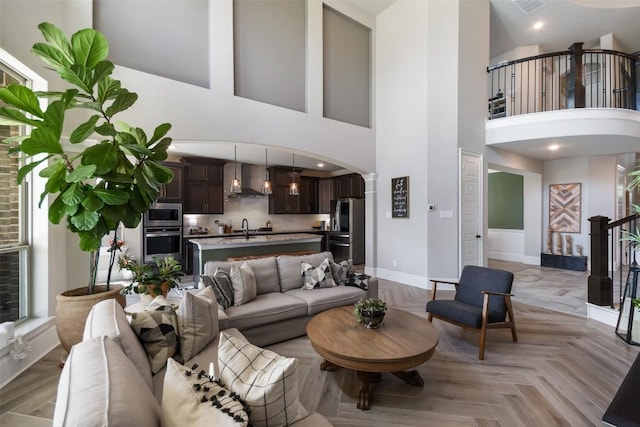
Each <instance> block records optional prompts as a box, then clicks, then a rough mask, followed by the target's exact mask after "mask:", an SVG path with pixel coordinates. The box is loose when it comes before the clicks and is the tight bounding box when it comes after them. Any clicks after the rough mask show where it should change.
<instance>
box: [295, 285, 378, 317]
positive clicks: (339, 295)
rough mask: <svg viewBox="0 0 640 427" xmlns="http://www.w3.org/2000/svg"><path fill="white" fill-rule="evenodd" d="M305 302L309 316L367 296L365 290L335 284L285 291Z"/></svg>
mask: <svg viewBox="0 0 640 427" xmlns="http://www.w3.org/2000/svg"><path fill="white" fill-rule="evenodd" d="M285 295H290V296H293V297H296V298H299V299H301V300H304V301H305V302H306V303H307V306H308V311H307V314H308V315H309V316H313V315H314V314H318V313H320V312H322V311H326V310H329V309H331V308H335V307H342V306H344V305H349V304H355V303H356V302H358V300H359V299H360V298H367V291H365V290H362V289H360V288H355V287H351V286H337V287H334V288H319V289H310V290H308V289H292V290H290V291H287V292H285Z"/></svg>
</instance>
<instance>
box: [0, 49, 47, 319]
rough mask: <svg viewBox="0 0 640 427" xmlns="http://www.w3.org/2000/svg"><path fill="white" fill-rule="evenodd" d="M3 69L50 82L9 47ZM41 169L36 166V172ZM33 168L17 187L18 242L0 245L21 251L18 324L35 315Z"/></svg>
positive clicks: (0, 249)
mask: <svg viewBox="0 0 640 427" xmlns="http://www.w3.org/2000/svg"><path fill="white" fill-rule="evenodd" d="M0 68H1V69H2V71H3V72H5V73H7V74H9V75H11V76H12V77H14V78H15V79H17V80H20V81H21V83H22V84H24V86H25V87H28V88H30V89H32V90H34V91H46V90H47V89H48V85H47V82H46V80H45V79H44V78H42V77H41V76H39V75H38V74H37V73H35V72H34V71H33V70H31V69H30V68H29V67H28V66H27V65H25V64H24V63H22V62H21V61H20V60H18V59H17V58H15V57H14V56H12V55H11V54H10V53H9V52H7V51H6V50H4V49H2V48H0ZM40 103H41V108H43V109H44V108H46V100H40ZM29 132H30V127H29V126H27V125H21V126H20V130H19V134H20V135H25V134H28V133H29ZM24 164H25V162H24V160H20V161H19V165H18V166H19V167H22V166H23V165H24ZM37 170H39V168H36V173H37ZM33 174H34V171H32V172H31V173H29V174H28V175H27V176H25V178H24V180H23V182H22V184H21V185H20V186H19V187H18V212H19V224H18V227H19V229H18V242H17V243H16V244H7V245H1V246H0V253H10V252H16V251H17V252H18V253H19V254H20V255H19V258H20V260H19V263H20V267H19V268H20V278H19V286H20V298H19V318H18V319H15V320H13V321H14V322H15V323H16V325H18V324H20V323H23V322H25V321H27V320H29V319H31V318H33V316H34V301H33V298H32V296H33V293H34V292H35V289H34V286H35V284H34V280H33V279H34V274H33V273H34V270H33V269H34V266H35V265H36V264H37V261H38V260H37V259H34V250H33V242H34V240H33V239H34V222H35V221H41V220H42V216H41V214H37V213H36V212H35V209H34V206H37V199H36V198H35V197H34V181H33V176H34V175H33Z"/></svg>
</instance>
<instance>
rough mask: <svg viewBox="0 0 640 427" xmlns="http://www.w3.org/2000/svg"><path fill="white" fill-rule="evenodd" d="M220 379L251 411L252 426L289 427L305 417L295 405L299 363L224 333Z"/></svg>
mask: <svg viewBox="0 0 640 427" xmlns="http://www.w3.org/2000/svg"><path fill="white" fill-rule="evenodd" d="M218 364H219V368H220V379H221V380H222V382H223V383H224V384H225V385H226V387H227V388H228V389H229V390H231V391H233V392H235V393H237V394H238V395H239V396H240V397H241V398H242V399H244V400H245V401H246V402H247V405H249V408H250V414H249V421H250V422H251V425H253V426H254V427H267V426H269V427H273V426H288V425H290V424H291V423H293V422H295V421H297V420H299V419H300V418H302V417H303V416H304V415H305V412H304V409H303V408H302V406H301V405H300V402H298V382H297V378H296V368H297V366H298V361H297V359H295V358H292V357H284V356H280V355H278V354H277V353H274V352H273V351H269V350H265V349H262V348H260V347H256V346H255V345H253V344H250V343H248V342H246V341H243V340H240V339H238V338H236V337H234V336H232V335H229V334H227V333H226V332H224V331H221V332H220V344H219V346H218Z"/></svg>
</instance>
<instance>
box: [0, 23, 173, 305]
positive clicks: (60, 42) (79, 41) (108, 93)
mask: <svg viewBox="0 0 640 427" xmlns="http://www.w3.org/2000/svg"><path fill="white" fill-rule="evenodd" d="M38 28H39V29H40V31H41V32H42V35H43V36H44V39H45V42H43V43H36V44H34V45H33V48H32V52H33V53H34V54H35V55H36V56H38V57H40V58H41V59H42V60H43V61H44V62H45V63H46V64H47V65H48V66H49V67H50V68H51V69H53V70H54V71H55V72H57V74H58V75H59V76H60V78H61V79H63V80H64V81H66V82H67V83H69V85H70V88H69V89H67V90H65V91H64V92H33V91H32V90H31V89H29V88H27V87H25V86H22V85H10V86H8V87H6V88H1V89H0V124H2V125H27V129H28V130H29V129H30V132H27V133H28V134H27V135H24V136H17V137H10V138H6V139H4V141H3V142H4V143H7V144H10V145H11V148H10V149H9V150H8V151H9V153H10V154H12V155H18V156H19V157H20V159H21V160H22V161H23V163H22V165H23V166H22V167H21V168H20V169H19V171H18V183H22V182H23V180H24V178H25V177H26V176H27V175H28V174H29V173H30V172H31V171H32V170H33V169H35V168H36V167H38V166H39V165H40V164H43V165H46V167H44V168H43V169H41V171H40V173H39V175H40V176H41V177H42V178H44V179H46V184H45V189H44V191H43V192H42V194H41V195H40V205H42V203H43V201H44V200H45V198H46V197H47V195H51V196H52V197H53V202H52V203H51V204H50V206H49V221H50V222H51V223H54V224H59V223H60V222H61V221H63V220H64V221H66V225H67V228H68V229H69V230H71V231H72V232H73V233H76V234H77V235H78V236H79V238H80V249H82V250H83V251H87V252H90V253H91V255H90V269H89V270H90V278H89V283H88V288H89V290H88V292H89V293H93V291H94V287H95V282H96V273H97V265H98V256H99V253H100V245H101V241H102V238H103V237H104V236H105V235H107V234H109V233H110V232H111V231H114V243H115V245H114V244H112V250H113V249H114V248H115V247H119V246H118V245H117V243H118V242H117V240H118V236H117V234H116V230H117V228H118V225H119V224H120V222H122V223H123V224H124V225H125V227H129V228H132V227H136V226H138V223H139V222H140V219H141V216H142V214H143V213H144V212H145V211H146V210H147V209H148V208H149V207H150V206H151V205H152V204H153V203H154V202H155V200H156V199H157V197H158V193H159V190H160V186H161V185H162V184H166V183H168V182H170V181H171V180H172V179H173V173H172V172H171V170H169V169H168V168H166V167H165V166H163V165H162V161H163V160H165V159H166V158H167V149H168V147H169V145H170V144H171V138H169V137H167V136H166V135H167V133H168V132H169V129H170V128H171V125H170V124H168V123H163V124H161V125H159V126H158V127H156V129H155V130H154V132H153V135H152V136H151V137H148V136H147V134H146V133H145V132H144V131H143V130H142V129H140V128H137V127H134V126H130V125H128V124H126V123H123V122H116V121H115V120H114V117H115V116H116V115H117V114H118V113H120V112H122V111H125V110H127V109H128V108H129V107H131V106H132V105H134V103H135V102H136V100H137V99H138V95H136V94H135V93H133V92H130V91H128V90H127V89H125V88H124V87H122V85H121V83H120V81H118V80H115V79H114V78H113V77H111V74H112V72H113V70H114V65H113V63H112V62H110V61H108V60H107V59H106V58H107V54H108V52H109V45H108V43H107V40H106V38H105V37H104V35H102V34H101V33H99V32H98V31H95V30H94V29H91V28H88V29H83V30H80V31H78V32H76V33H75V34H73V35H72V36H71V39H70V40H69V39H67V37H66V36H65V34H64V33H63V32H62V31H61V30H60V29H59V28H58V27H56V26H55V25H53V24H50V23H47V22H44V23H42V24H40V25H39V26H38ZM40 98H46V99H48V101H49V102H48V106H47V108H46V110H42V108H41V106H40ZM77 109H82V110H88V111H89V112H90V113H91V115H90V117H89V118H88V119H87V120H86V121H84V122H83V123H82V124H80V125H79V126H78V127H76V128H75V129H73V130H72V131H71V133H70V135H68V137H63V130H64V122H65V117H66V115H67V113H68V112H70V111H71V110H77ZM67 138H68V142H67V141H66V139H67ZM112 258H113V257H112ZM112 267H113V263H110V266H109V270H111V268H112ZM109 273H110V271H109ZM110 276H111V275H110V274H109V276H108V277H110ZM107 289H108V281H107Z"/></svg>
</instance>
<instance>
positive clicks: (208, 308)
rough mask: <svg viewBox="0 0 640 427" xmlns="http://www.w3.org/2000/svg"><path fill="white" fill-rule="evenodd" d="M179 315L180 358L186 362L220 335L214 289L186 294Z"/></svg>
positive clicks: (179, 308)
mask: <svg viewBox="0 0 640 427" xmlns="http://www.w3.org/2000/svg"><path fill="white" fill-rule="evenodd" d="M177 314H178V339H179V340H180V357H182V360H183V361H185V362H186V361H187V360H190V359H191V358H192V357H193V356H195V355H196V354H198V353H200V351H201V350H202V349H203V348H205V347H206V346H207V344H209V343H210V342H211V341H213V340H214V339H215V337H216V336H217V335H218V330H219V329H218V302H217V300H216V295H215V293H214V292H213V289H211V288H204V289H202V290H200V291H198V292H197V293H192V292H186V293H185V294H184V298H183V300H182V302H181V303H180V306H179V307H178V311H177Z"/></svg>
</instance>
